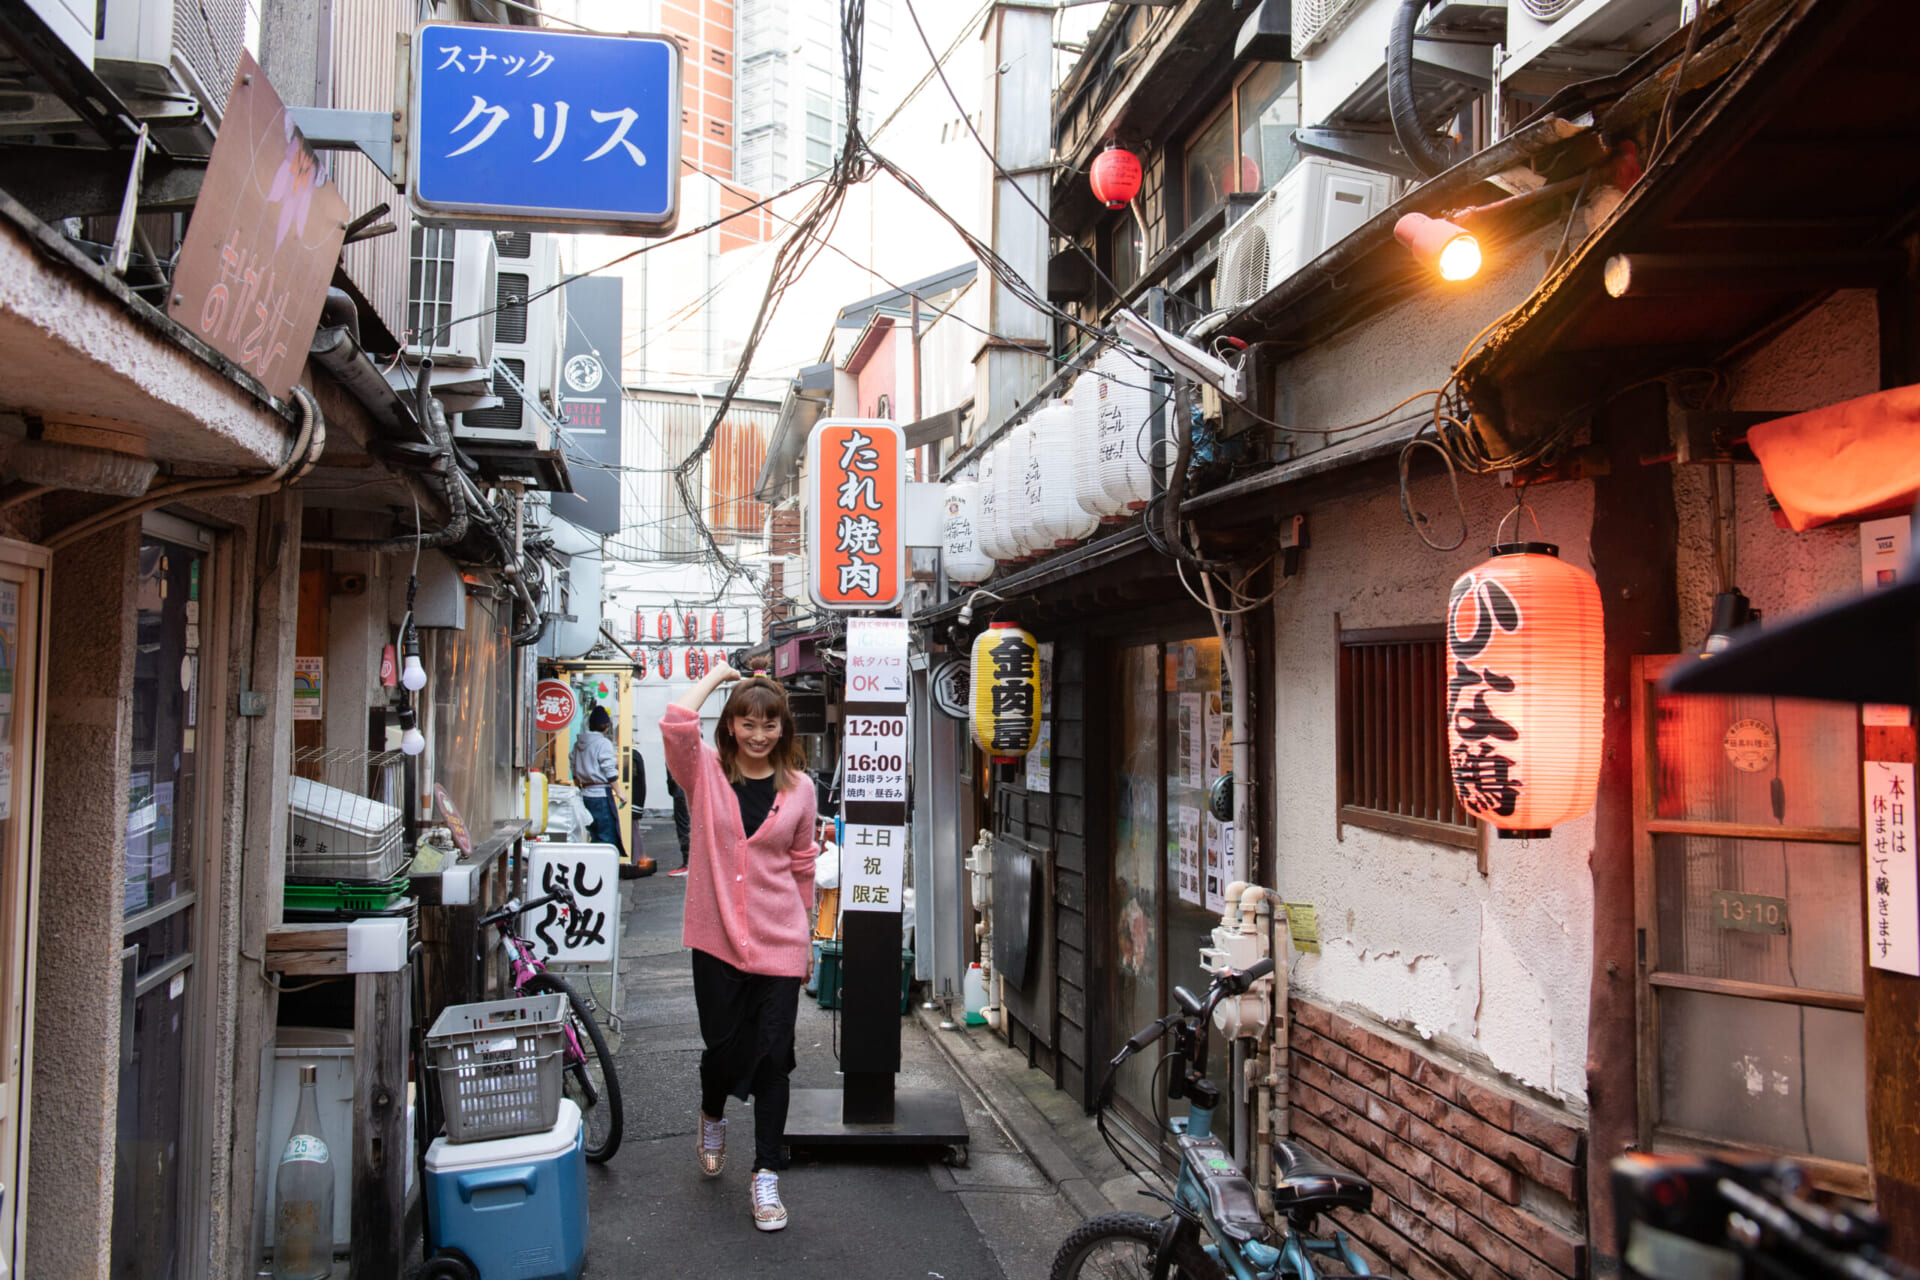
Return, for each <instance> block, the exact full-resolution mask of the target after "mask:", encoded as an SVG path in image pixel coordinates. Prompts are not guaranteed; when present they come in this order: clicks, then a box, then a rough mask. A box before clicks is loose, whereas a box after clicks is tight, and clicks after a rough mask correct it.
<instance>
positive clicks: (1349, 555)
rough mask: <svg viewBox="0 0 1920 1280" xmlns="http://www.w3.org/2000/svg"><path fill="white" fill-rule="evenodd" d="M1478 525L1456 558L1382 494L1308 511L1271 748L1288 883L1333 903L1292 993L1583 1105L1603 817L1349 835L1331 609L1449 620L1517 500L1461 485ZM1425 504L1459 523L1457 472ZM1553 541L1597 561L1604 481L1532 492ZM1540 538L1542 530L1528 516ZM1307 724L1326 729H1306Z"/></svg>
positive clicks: (1298, 962) (1487, 485) (1343, 618)
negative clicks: (1486, 838)
mask: <svg viewBox="0 0 1920 1280" xmlns="http://www.w3.org/2000/svg"><path fill="white" fill-rule="evenodd" d="M1461 492H1462V496H1463V498H1464V499H1465V502H1466V506H1467V510H1468V513H1469V529H1470V533H1469V536H1468V538H1467V540H1466V542H1465V543H1464V544H1463V545H1462V546H1461V547H1460V548H1459V549H1458V550H1456V551H1452V552H1447V553H1444V554H1443V553H1440V552H1435V551H1430V550H1428V549H1427V548H1425V547H1423V546H1422V545H1421V543H1420V541H1419V539H1418V538H1417V537H1416V536H1415V535H1414V532H1413V531H1412V530H1411V529H1409V528H1408V527H1407V525H1406V522H1405V521H1404V520H1403V519H1402V517H1401V514H1400V504H1399V496H1398V494H1397V493H1395V492H1394V491H1392V490H1391V489H1382V490H1379V491H1376V492H1373V493H1370V494H1367V495H1365V496H1362V497H1359V498H1355V499H1350V500H1344V501H1339V502H1330V503H1326V504H1321V505H1315V506H1310V507H1309V508H1308V509H1307V513H1306V514H1307V525H1308V532H1309V535H1310V537H1311V539H1312V546H1311V548H1310V549H1309V550H1308V551H1307V553H1306V558H1305V562H1304V564H1305V568H1304V571H1303V572H1302V574H1301V575H1300V576H1299V577H1298V578H1297V579H1296V580H1295V581H1294V582H1293V583H1292V585H1290V586H1289V587H1288V588H1287V589H1286V590H1285V591H1284V592H1282V594H1281V595H1280V596H1279V598H1278V600H1277V602H1276V606H1275V608H1276V623H1277V627H1276V648H1277V652H1276V654H1275V655H1274V660H1275V662H1276V664H1277V680H1276V684H1275V688H1276V693H1277V705H1276V706H1275V709H1274V710H1275V723H1276V725H1277V726H1278V730H1279V732H1278V733H1277V734H1276V737H1275V741H1274V750H1275V756H1274V762H1275V779H1276V786H1275V809H1276V811H1277V822H1276V835H1277V837H1278V846H1277V848H1278V852H1277V858H1276V865H1277V870H1278V876H1277V878H1278V887H1279V889H1280V891H1281V893H1282V894H1283V895H1285V897H1286V898H1287V899H1288V900H1289V901H1295V902H1310V903H1313V904H1314V905H1315V906H1316V907H1317V908H1318V911H1319V920H1320V937H1321V954H1320V955H1318V956H1312V955H1306V956H1296V957H1295V965H1294V970H1293V987H1294V993H1295V994H1296V995H1298V996H1300V997H1302V998H1305V999H1310V1000H1314V1001H1317V1002H1319V1003H1322V1004H1325V1005H1327V1006H1329V1007H1332V1008H1335V1009H1350V1010H1357V1011H1360V1012H1362V1013H1364V1014H1366V1015H1370V1016H1372V1017H1373V1018H1376V1019H1378V1020H1380V1021H1382V1022H1385V1023H1388V1024H1391V1025H1394V1026H1397V1027H1400V1028H1403V1029H1405V1030H1408V1031H1410V1032H1412V1033H1413V1034H1415V1035H1417V1036H1419V1037H1420V1038H1421V1039H1423V1040H1427V1041H1432V1042H1435V1043H1436V1045H1437V1047H1439V1048H1441V1049H1442V1050H1444V1051H1446V1052H1448V1053H1450V1054H1452V1055H1453V1056H1455V1057H1457V1058H1460V1059H1463V1060H1465V1061H1468V1062H1472V1063H1478V1064H1482V1065H1484V1066H1485V1067H1488V1068H1491V1069H1492V1070H1493V1071H1495V1072H1498V1073H1499V1074H1501V1075H1503V1076H1507V1077H1510V1078H1511V1079H1512V1080H1514V1081H1516V1082H1517V1083H1519V1084H1522V1085H1525V1086H1527V1087H1529V1088H1532V1089H1536V1090H1539V1091H1540V1092H1542V1093H1545V1094H1548V1095H1551V1096H1553V1097H1556V1098H1559V1099H1561V1100H1562V1101H1564V1102H1566V1103H1569V1104H1578V1103H1580V1102H1581V1101H1583V1099H1584V1097H1585V1063H1586V1015H1587V980H1588V969H1589V959H1590V955H1591V950H1592V942H1591V938H1592V927H1591V926H1592V889H1591V883H1590V881H1589V879H1588V874H1587V858H1588V855H1589V854H1590V852H1591V851H1592V847H1593V832H1592V823H1591V819H1590V818H1581V819H1579V820H1577V821H1574V822H1569V823H1566V824H1564V825H1562V826H1560V827H1558V828H1556V829H1555V831H1554V834H1553V836H1552V838H1550V839H1547V840H1535V841H1531V842H1529V843H1526V844H1520V843H1516V842H1496V843H1495V844H1494V846H1493V848H1492V852H1491V854H1490V858H1489V872H1488V874H1487V875H1484V876H1483V875H1481V874H1480V873H1479V871H1478V869H1477V866H1476V859H1475V854H1474V851H1473V850H1471V849H1461V848H1455V847H1451V846H1443V845H1438V844H1433V843H1431V842H1428V841H1423V840H1415V839H1409V838H1405V837H1401V836H1393V835H1387V834H1385V833H1382V832H1377V831H1371V830H1367V829H1364V828H1360V827H1355V826H1352V825H1349V826H1347V827H1346V828H1345V833H1344V839H1341V838H1337V837H1336V835H1335V824H1334V817H1335V812H1336V805H1337V775H1336V762H1335V756H1334V739H1333V734H1332V725H1333V724H1334V722H1335V709H1336V705H1337V702H1336V700H1337V691H1338V666H1337V656H1336V653H1335V644H1334V636H1333V614H1334V613H1336V612H1337V613H1339V615H1340V622H1341V625H1342V626H1343V627H1347V628H1367V627H1395V626H1408V625H1413V624H1420V623H1435V622H1439V621H1440V620H1441V619H1442V618H1443V617H1444V615H1445V611H1446V599H1447V590H1448V588H1449V587H1450V586H1451V585H1452V583H1453V581H1454V579H1455V578H1457V577H1458V576H1459V575H1460V574H1461V573H1462V572H1464V571H1465V570H1467V569H1469V568H1471V567H1472V566H1473V565H1475V564H1478V563H1479V562H1480V561H1481V560H1483V559H1485V556H1486V548H1487V545H1488V544H1489V543H1490V542H1491V541H1492V533H1493V527H1494V524H1495V523H1496V522H1497V521H1498V520H1499V518H1500V516H1501V515H1502V514H1504V512H1505V511H1506V510H1507V509H1508V508H1510V507H1511V505H1512V503H1511V499H1510V497H1509V496H1508V495H1507V494H1506V493H1505V492H1504V491H1502V490H1501V489H1499V487H1498V485H1497V484H1496V483H1495V482H1493V481H1492V480H1489V479H1481V478H1477V477H1467V478H1463V480H1462V484H1461ZM1413 496H1414V502H1415V506H1416V508H1417V509H1420V510H1425V511H1431V512H1437V513H1444V514H1442V515H1440V516H1439V517H1437V518H1438V519H1440V520H1441V521H1442V522H1443V523H1444V522H1445V521H1447V520H1450V519H1451V508H1452V500H1451V497H1450V495H1449V492H1448V489H1447V484H1446V481H1445V479H1444V478H1440V477H1434V478H1431V479H1428V480H1426V481H1423V482H1419V483H1417V484H1416V485H1415V486H1414V494H1413ZM1528 501H1529V505H1530V506H1531V507H1532V508H1533V510H1534V511H1535V513H1536V514H1537V515H1538V517H1539V520H1540V529H1541V536H1542V537H1544V538H1545V540H1547V541H1550V542H1556V543H1558V544H1560V549H1561V555H1562V556H1563V557H1565V558H1566V559H1567V560H1568V561H1569V562H1570V563H1573V564H1576V565H1581V566H1582V567H1585V566H1586V563H1587V530H1588V527H1589V525H1590V523H1591V520H1592V498H1591V491H1590V490H1589V489H1588V487H1587V486H1586V485H1584V484H1581V485H1556V486H1554V487H1552V488H1550V489H1541V490H1539V491H1537V492H1536V493H1534V494H1531V495H1529V499H1528ZM1529 534H1531V526H1529ZM1303 726H1311V727H1312V728H1313V731H1312V732H1308V733H1302V732H1300V729H1301V728H1302V727H1303Z"/></svg>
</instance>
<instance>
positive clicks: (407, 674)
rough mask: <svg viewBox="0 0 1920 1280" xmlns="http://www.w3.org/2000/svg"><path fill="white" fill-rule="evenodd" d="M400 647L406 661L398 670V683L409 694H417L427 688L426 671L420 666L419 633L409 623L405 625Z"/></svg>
mask: <svg viewBox="0 0 1920 1280" xmlns="http://www.w3.org/2000/svg"><path fill="white" fill-rule="evenodd" d="M400 645H401V649H402V651H403V652H404V653H405V655H406V661H405V663H404V664H403V665H402V666H401V669H400V683H401V684H403V685H405V686H406V688H407V690H408V691H409V692H412V693H418V692H420V690H422V689H424V688H426V687H427V669H426V668H425V667H423V666H421V665H420V633H419V632H418V631H416V630H415V629H414V626H413V624H412V623H411V622H409V623H408V624H407V630H406V634H405V635H404V636H403V637H402V638H401V642H400Z"/></svg>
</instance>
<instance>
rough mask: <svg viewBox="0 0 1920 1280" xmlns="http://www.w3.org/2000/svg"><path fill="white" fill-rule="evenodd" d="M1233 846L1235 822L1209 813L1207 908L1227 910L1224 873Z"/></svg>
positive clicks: (1210, 909)
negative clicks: (1229, 851) (1224, 820)
mask: <svg viewBox="0 0 1920 1280" xmlns="http://www.w3.org/2000/svg"><path fill="white" fill-rule="evenodd" d="M1231 848H1233V824H1232V823H1231V822H1222V821H1220V820H1219V819H1218V818H1216V817H1214V816H1213V815H1212V814H1208V815H1207V859H1206V862H1207V865H1206V872H1205V874H1206V878H1207V882H1206V883H1207V899H1206V901H1207V910H1209V911H1225V910H1226V909H1227V894H1226V888H1227V881H1226V876H1225V875H1224V874H1223V872H1224V869H1225V866H1226V861H1227V851H1228V850H1229V849H1231Z"/></svg>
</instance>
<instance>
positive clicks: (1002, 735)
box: [971, 622, 1040, 764]
mask: <svg viewBox="0 0 1920 1280" xmlns="http://www.w3.org/2000/svg"><path fill="white" fill-rule="evenodd" d="M972 702H973V715H972V717H971V720H972V728H973V740H974V741H975V742H976V743H978V744H979V746H980V749H981V750H982V751H984V752H986V753H987V754H988V755H990V756H992V757H993V761H994V763H995V764H1011V763H1013V762H1014V761H1015V760H1018V759H1019V758H1020V757H1021V756H1024V755H1025V754H1027V752H1029V751H1031V750H1032V749H1033V742H1034V739H1035V738H1036V737H1038V736H1039V733H1040V646H1039V645H1038V644H1037V643H1035V641H1034V638H1033V636H1032V635H1030V634H1029V633H1028V632H1026V631H1023V630H1022V629H1021V628H1020V624H1019V623H1017V622H995V623H991V624H989V625H988V627H987V629H986V630H985V631H982V632H981V633H980V634H979V635H977V636H975V637H974V638H973V700H972Z"/></svg>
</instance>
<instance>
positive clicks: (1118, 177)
mask: <svg viewBox="0 0 1920 1280" xmlns="http://www.w3.org/2000/svg"><path fill="white" fill-rule="evenodd" d="M1087 185H1088V186H1090V187H1092V188H1093V198H1094V199H1095V200H1098V201H1099V202H1100V203H1101V204H1103V205H1105V206H1107V208H1109V209H1124V208H1126V207H1127V205H1129V204H1131V203H1132V202H1133V198H1134V197H1135V196H1137V195H1139V194H1140V157H1139V156H1136V155H1135V154H1133V152H1131V151H1127V150H1124V149H1122V148H1120V147H1108V148H1107V149H1106V150H1105V151H1102V152H1101V153H1100V154H1099V155H1097V156H1095V157H1094V158H1093V164H1092V166H1091V167H1090V168H1089V169H1088V170H1087Z"/></svg>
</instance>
